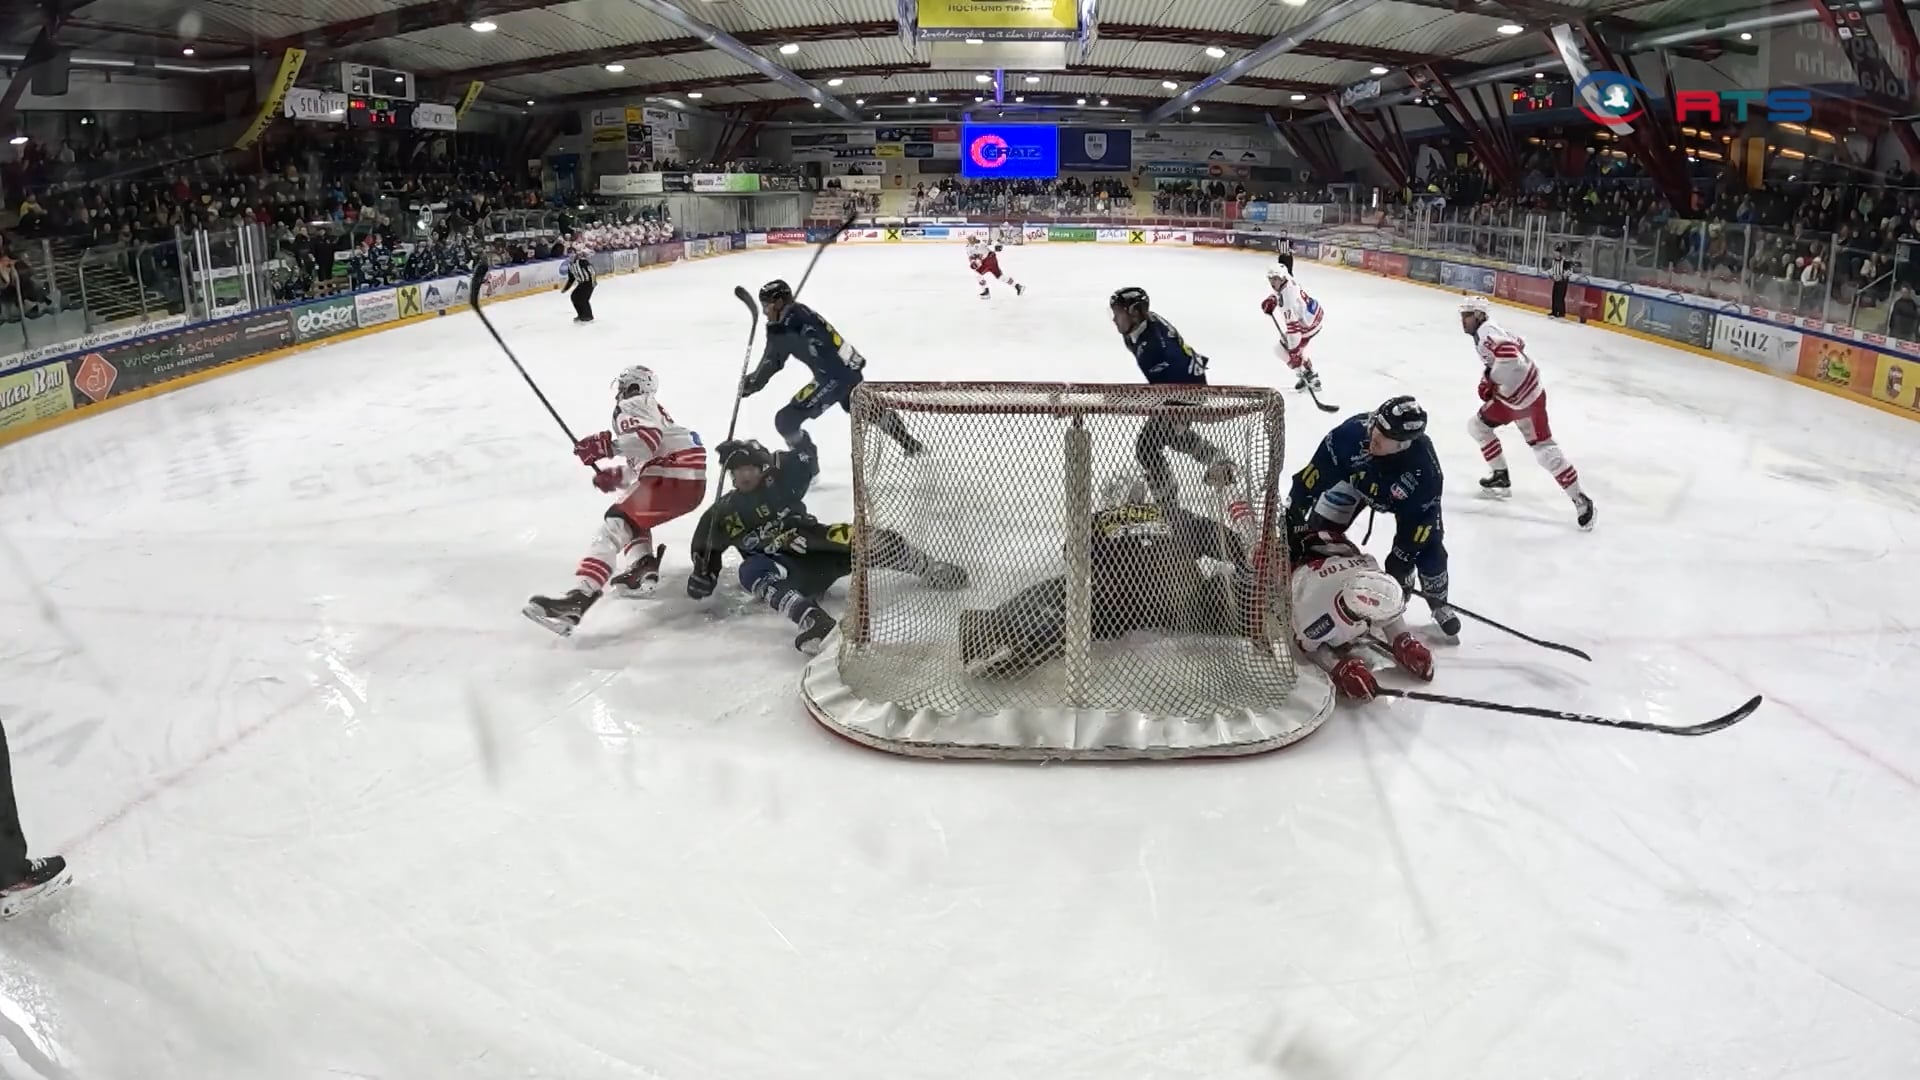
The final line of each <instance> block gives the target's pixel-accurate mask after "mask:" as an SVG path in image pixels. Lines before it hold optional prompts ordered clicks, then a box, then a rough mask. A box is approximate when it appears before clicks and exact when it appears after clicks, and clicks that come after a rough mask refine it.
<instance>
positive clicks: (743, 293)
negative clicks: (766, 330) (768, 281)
mask: <svg viewBox="0 0 1920 1080" xmlns="http://www.w3.org/2000/svg"><path fill="white" fill-rule="evenodd" d="M733 298H734V299H735V300H738V301H740V302H741V303H743V304H745V305H747V310H748V311H751V312H753V324H754V325H755V326H758V325H760V302H759V301H758V300H755V299H754V298H753V294H752V293H750V292H748V291H747V287H746V286H745V285H735V286H734V287H733Z"/></svg>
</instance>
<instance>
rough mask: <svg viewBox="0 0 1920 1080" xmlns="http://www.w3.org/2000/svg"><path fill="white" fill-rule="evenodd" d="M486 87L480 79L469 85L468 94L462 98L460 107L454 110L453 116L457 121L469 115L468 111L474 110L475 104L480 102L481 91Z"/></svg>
mask: <svg viewBox="0 0 1920 1080" xmlns="http://www.w3.org/2000/svg"><path fill="white" fill-rule="evenodd" d="M486 85H487V84H486V83H483V82H481V81H480V80H478V79H475V80H474V81H472V82H470V83H468V84H467V92H466V93H465V94H462V95H461V96H460V107H459V108H458V109H456V110H454V114H453V115H454V117H455V118H456V119H458V118H459V117H462V116H465V115H467V110H468V109H471V108H473V103H474V102H476V101H479V100H480V91H481V90H482V89H484V88H485V87H486Z"/></svg>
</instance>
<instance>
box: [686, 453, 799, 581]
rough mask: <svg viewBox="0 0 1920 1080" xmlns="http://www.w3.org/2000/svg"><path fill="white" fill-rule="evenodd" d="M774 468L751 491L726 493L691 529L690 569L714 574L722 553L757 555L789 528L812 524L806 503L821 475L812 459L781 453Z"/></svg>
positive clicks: (764, 474) (777, 456) (717, 568)
mask: <svg viewBox="0 0 1920 1080" xmlns="http://www.w3.org/2000/svg"><path fill="white" fill-rule="evenodd" d="M773 462H774V464H773V468H771V469H768V470H766V471H765V472H764V473H762V474H761V480H760V486H759V487H757V488H754V489H753V490H752V491H729V492H727V493H726V494H725V495H723V496H721V497H720V498H719V499H718V500H717V501H716V502H714V504H713V505H712V506H709V507H707V512H706V513H705V514H702V515H701V516H700V523H699V524H698V525H695V526H694V528H693V565H694V566H695V567H702V568H704V567H707V566H711V567H712V568H713V569H712V570H711V571H710V572H713V573H717V572H718V570H719V566H720V553H721V552H723V551H725V550H726V549H728V548H730V547H737V548H739V549H740V551H741V553H742V554H746V555H751V554H753V553H754V552H756V551H759V550H760V545H761V543H762V542H763V541H765V540H767V539H769V538H771V537H773V536H776V535H778V534H779V533H781V532H784V531H786V530H787V529H791V528H794V527H796V526H799V525H805V524H808V523H810V522H812V521H813V520H814V518H813V515H812V514H810V513H808V512H807V504H806V502H805V501H804V500H805V498H806V494H807V489H808V488H810V487H812V486H813V478H814V475H815V474H816V473H818V472H819V471H820V467H819V464H818V462H816V461H814V460H813V458H812V456H811V455H808V454H803V453H796V452H794V451H791V450H783V451H781V452H780V453H778V454H775V455H774V456H773Z"/></svg>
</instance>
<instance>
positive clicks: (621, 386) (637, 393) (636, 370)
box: [613, 364, 660, 399]
mask: <svg viewBox="0 0 1920 1080" xmlns="http://www.w3.org/2000/svg"><path fill="white" fill-rule="evenodd" d="M659 389H660V377H659V376H658V375H655V374H654V373H653V369H652V368H650V367H647V366H646V365H645V364H635V365H633V366H632V367H630V368H628V369H626V370H625V371H622V372H621V373H620V377H619V378H617V379H615V380H614V381H613V396H614V397H616V398H622V399H624V398H630V397H649V398H650V397H652V396H653V395H654V393H655V392H657V391H658V390H659Z"/></svg>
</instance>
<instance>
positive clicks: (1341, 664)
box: [1289, 530, 1433, 701]
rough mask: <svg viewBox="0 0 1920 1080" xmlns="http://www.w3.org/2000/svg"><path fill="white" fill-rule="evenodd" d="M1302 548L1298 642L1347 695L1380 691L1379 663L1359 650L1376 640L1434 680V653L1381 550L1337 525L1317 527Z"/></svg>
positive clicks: (1296, 582) (1296, 574)
mask: <svg viewBox="0 0 1920 1080" xmlns="http://www.w3.org/2000/svg"><path fill="white" fill-rule="evenodd" d="M1300 550H1301V556H1302V557H1301V559H1300V562H1299V564H1298V565H1296V566H1295V567H1294V569H1293V579H1292V581H1291V582H1290V583H1289V592H1290V593H1291V594H1292V597H1293V617H1294V624H1293V625H1294V630H1293V638H1294V644H1295V645H1297V646H1299V648H1300V651H1301V652H1304V653H1306V654H1307V658H1308V659H1310V660H1312V661H1313V662H1314V664H1315V666H1317V667H1319V668H1320V670H1322V671H1325V672H1326V673H1327V675H1328V677H1330V678H1331V679H1332V680H1333V685H1334V689H1336V690H1338V691H1339V692H1340V696H1341V697H1344V698H1347V699H1348V700H1350V701H1371V700H1372V699H1373V697H1374V695H1375V694H1378V693H1379V692H1380V684H1379V683H1378V682H1377V681H1375V679H1374V677H1373V669H1372V668H1371V667H1369V666H1368V665H1367V662H1366V661H1365V660H1363V659H1361V657H1360V655H1359V650H1360V648H1361V647H1363V646H1365V645H1366V644H1368V642H1369V641H1371V642H1373V643H1377V644H1378V645H1380V646H1382V647H1384V648H1385V650H1386V651H1387V652H1388V653H1390V654H1391V655H1392V656H1393V660H1394V663H1395V664H1396V665H1397V666H1398V667H1399V668H1400V669H1401V670H1402V671H1405V672H1406V673H1407V674H1409V675H1412V676H1413V677H1414V678H1416V679H1420V680H1421V681H1423V682H1430V681H1432V679H1433V653H1432V652H1431V651H1430V650H1428V648H1427V645H1426V643H1425V642H1423V641H1421V640H1420V639H1419V638H1417V637H1415V636H1413V632H1412V631H1410V630H1408V629H1407V624H1406V622H1405V621H1404V620H1402V619H1401V617H1400V616H1401V613H1402V612H1404V611H1406V608H1407V598H1406V594H1405V593H1404V592H1402V591H1401V589H1400V583H1399V582H1397V581H1395V580H1394V579H1393V578H1392V577H1391V576H1390V575H1388V574H1385V573H1382V572H1381V570H1380V564H1379V563H1377V562H1375V561H1374V559H1373V556H1371V555H1368V554H1366V553H1364V552H1362V551H1361V550H1360V549H1359V548H1358V547H1356V546H1354V543H1353V541H1351V540H1349V539H1347V538H1346V536H1345V534H1343V533H1338V532H1333V531H1331V530H1328V531H1322V532H1315V533H1311V534H1309V535H1308V536H1306V537H1305V538H1304V539H1303V540H1302V541H1301V548H1300Z"/></svg>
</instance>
